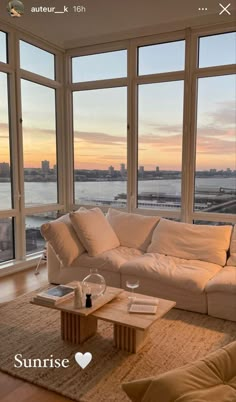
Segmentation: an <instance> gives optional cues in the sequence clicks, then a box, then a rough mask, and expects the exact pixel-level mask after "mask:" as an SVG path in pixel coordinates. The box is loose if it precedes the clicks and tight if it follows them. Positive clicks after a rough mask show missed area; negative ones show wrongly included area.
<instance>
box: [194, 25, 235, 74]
mask: <svg viewBox="0 0 236 402" xmlns="http://www.w3.org/2000/svg"><path fill="white" fill-rule="evenodd" d="M235 63H236V32H231V33H225V34H221V35H213V36H205V37H203V38H200V39H199V67H211V66H223V65H226V64H235Z"/></svg>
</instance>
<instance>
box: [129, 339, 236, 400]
mask: <svg viewBox="0 0 236 402" xmlns="http://www.w3.org/2000/svg"><path fill="white" fill-rule="evenodd" d="M122 387H123V389H124V391H125V392H126V393H127V395H128V396H129V398H130V399H131V401H134V402H213V401H215V402H223V401H225V402H226V401H227V402H235V401H236V342H232V343H230V344H229V345H227V346H225V347H223V348H221V349H219V350H217V351H216V352H214V353H211V354H210V355H209V356H207V357H204V358H203V359H201V360H198V361H196V362H194V363H191V364H188V365H186V366H184V367H180V368H177V369H174V370H172V371H169V372H167V373H164V374H160V375H159V376H157V377H156V378H146V379H142V380H137V381H132V382H129V383H126V384H122Z"/></svg>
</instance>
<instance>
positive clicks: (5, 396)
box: [0, 266, 71, 402]
mask: <svg viewBox="0 0 236 402" xmlns="http://www.w3.org/2000/svg"><path fill="white" fill-rule="evenodd" d="M47 283H48V282H47V270H46V267H45V266H44V267H43V266H41V268H40V274H39V275H37V276H36V275H34V270H32V269H30V270H27V271H23V272H19V273H16V274H13V275H8V276H5V277H3V278H0V304H1V303H4V302H7V301H10V300H14V299H15V298H16V297H18V296H20V295H23V294H24V293H28V292H31V291H33V290H36V289H38V288H39V287H40V286H44V285H46V284H47ZM0 319H1V312H0ZM0 358H1V356H0ZM0 401H1V402H15V401H17V402H71V399H68V398H64V397H62V396H60V395H58V394H56V393H54V392H51V391H47V390H45V389H43V388H40V387H37V386H36V385H33V384H30V383H28V382H25V381H22V380H19V379H17V378H15V377H12V376H10V375H8V374H5V373H3V372H1V371H0Z"/></svg>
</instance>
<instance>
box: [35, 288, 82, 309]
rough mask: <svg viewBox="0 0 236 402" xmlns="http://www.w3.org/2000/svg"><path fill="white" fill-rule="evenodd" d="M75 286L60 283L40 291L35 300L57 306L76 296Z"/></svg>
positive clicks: (46, 304)
mask: <svg viewBox="0 0 236 402" xmlns="http://www.w3.org/2000/svg"><path fill="white" fill-rule="evenodd" d="M74 290H75V288H74V287H72V286H67V285H58V286H55V287H53V288H50V289H46V290H44V291H43V292H41V293H38V294H37V295H36V296H35V297H34V299H33V301H34V302H35V303H38V304H43V305H45V306H56V305H57V304H59V303H62V302H64V301H66V300H68V299H70V298H72V297H73V296H74Z"/></svg>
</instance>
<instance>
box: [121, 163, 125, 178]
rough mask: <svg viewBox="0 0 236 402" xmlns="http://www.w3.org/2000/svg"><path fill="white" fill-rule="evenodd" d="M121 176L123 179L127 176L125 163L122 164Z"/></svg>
mask: <svg viewBox="0 0 236 402" xmlns="http://www.w3.org/2000/svg"><path fill="white" fill-rule="evenodd" d="M120 174H121V176H122V177H123V176H125V164H124V163H121V164H120Z"/></svg>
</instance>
